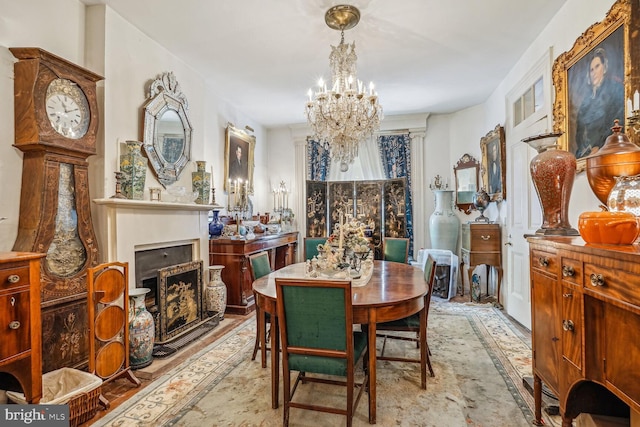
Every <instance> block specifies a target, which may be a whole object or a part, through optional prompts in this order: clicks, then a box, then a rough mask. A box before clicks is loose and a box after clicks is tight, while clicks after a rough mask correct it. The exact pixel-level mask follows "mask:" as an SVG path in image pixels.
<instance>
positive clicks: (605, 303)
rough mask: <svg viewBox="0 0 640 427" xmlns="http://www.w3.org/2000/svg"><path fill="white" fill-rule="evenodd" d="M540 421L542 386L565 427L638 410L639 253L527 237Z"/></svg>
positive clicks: (624, 248) (576, 239) (628, 248)
mask: <svg viewBox="0 0 640 427" xmlns="http://www.w3.org/2000/svg"><path fill="white" fill-rule="evenodd" d="M528 241H529V246H530V252H529V253H530V261H531V299H532V303H531V308H532V319H531V320H532V342H533V374H534V400H535V418H536V420H537V421H538V422H541V420H542V418H541V404H542V395H541V393H542V382H544V383H545V384H546V385H547V386H548V387H549V388H550V389H551V390H552V391H553V392H554V393H555V394H556V395H557V396H558V399H559V401H560V412H561V414H562V416H563V424H562V425H563V427H569V426H571V422H572V420H573V418H575V417H576V416H577V415H579V414H580V413H581V412H585V413H592V414H606V415H616V416H621V415H626V414H628V412H629V407H631V408H632V409H634V410H635V411H638V410H640V369H638V363H640V247H639V246H638V245H629V246H613V245H595V244H585V243H584V241H583V240H582V239H581V238H580V237H546V238H543V237H529V238H528Z"/></svg>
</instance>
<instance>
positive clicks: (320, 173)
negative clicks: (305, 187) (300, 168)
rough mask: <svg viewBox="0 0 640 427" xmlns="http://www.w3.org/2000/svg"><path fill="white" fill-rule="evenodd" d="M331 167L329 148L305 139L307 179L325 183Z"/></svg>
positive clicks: (321, 143)
mask: <svg viewBox="0 0 640 427" xmlns="http://www.w3.org/2000/svg"><path fill="white" fill-rule="evenodd" d="M330 167H331V156H330V152H329V146H328V145H327V144H326V143H323V142H318V141H314V140H313V139H310V138H307V179H308V180H311V181H326V180H327V177H328V176H329V168H330Z"/></svg>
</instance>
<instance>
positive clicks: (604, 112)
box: [567, 26, 625, 159]
mask: <svg viewBox="0 0 640 427" xmlns="http://www.w3.org/2000/svg"><path fill="white" fill-rule="evenodd" d="M623 36H624V32H623V27H622V26H620V27H619V28H618V29H617V30H615V31H614V32H613V33H611V34H610V35H609V36H608V37H607V38H606V39H604V40H603V41H602V42H600V43H599V44H598V45H596V46H595V47H594V48H593V49H591V50H590V51H589V52H588V53H587V54H586V55H584V57H582V58H581V59H580V60H579V61H577V62H576V63H575V64H574V65H573V66H571V68H569V69H568V72H567V75H568V78H567V80H568V98H569V99H568V106H569V129H568V141H569V151H571V152H572V153H574V154H575V156H576V158H577V159H580V158H583V157H586V156H589V155H591V154H595V153H596V152H597V151H598V150H599V149H600V148H601V147H602V146H603V145H604V142H605V140H606V139H607V137H608V136H609V135H611V127H612V126H613V121H614V120H615V119H618V120H620V124H621V125H624V121H625V111H624V106H625V98H624V40H623Z"/></svg>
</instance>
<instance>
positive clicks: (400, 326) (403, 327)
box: [376, 254, 436, 388]
mask: <svg viewBox="0 0 640 427" xmlns="http://www.w3.org/2000/svg"><path fill="white" fill-rule="evenodd" d="M435 275H436V260H435V259H434V258H433V257H432V256H431V255H430V254H429V255H427V259H426V262H425V265H424V280H425V282H426V283H427V288H428V292H427V294H426V295H425V302H424V304H425V309H424V316H425V329H426V326H427V325H428V322H427V320H428V318H429V317H428V316H429V306H430V304H431V292H432V291H433V284H434V282H435ZM421 315H422V311H419V312H418V313H415V314H412V315H411V316H408V317H405V318H403V319H399V320H394V321H391V322H384V323H377V324H376V330H377V331H388V332H392V331H396V332H416V337H415V338H414V337H411V336H405V335H396V334H378V336H381V337H384V342H383V344H382V350H381V352H380V355H379V356H378V357H377V359H378V360H390V361H400V362H416V363H420V374H421V385H422V388H426V387H427V374H426V372H427V367H428V368H429V375H431V376H432V377H433V376H434V373H433V367H432V366H431V358H430V351H429V344H428V341H427V335H426V330H425V340H424V342H420V316H421ZM388 338H392V339H400V340H409V341H415V342H416V344H417V346H418V348H419V349H420V358H419V359H411V358H406V357H393V356H385V354H384V351H385V348H386V344H387V339H388Z"/></svg>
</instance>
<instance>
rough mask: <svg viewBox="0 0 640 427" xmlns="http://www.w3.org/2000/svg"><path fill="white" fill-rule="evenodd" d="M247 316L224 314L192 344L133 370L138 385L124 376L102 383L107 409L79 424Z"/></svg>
mask: <svg viewBox="0 0 640 427" xmlns="http://www.w3.org/2000/svg"><path fill="white" fill-rule="evenodd" d="M247 318H248V317H247V316H241V315H234V314H226V315H225V317H224V320H222V321H221V322H220V324H219V325H218V326H217V327H216V328H215V329H214V330H212V331H211V332H209V333H208V334H206V335H203V336H202V337H200V338H199V339H197V340H196V341H194V342H193V343H192V344H190V345H188V346H187V347H185V348H183V349H181V350H180V351H178V352H177V353H176V354H175V355H173V356H171V357H167V358H164V359H154V361H153V363H152V364H151V365H149V366H147V367H146V368H142V369H140V370H136V371H133V373H134V375H135V376H136V377H137V378H138V379H139V380H140V381H141V383H142V384H141V385H140V387H135V386H134V385H133V384H132V383H131V382H129V381H128V380H127V379H125V378H121V379H117V380H115V381H111V382H109V383H106V384H103V385H102V395H103V396H104V397H105V398H106V399H107V400H108V401H109V403H110V407H109V409H108V410H106V411H105V410H102V408H100V409H99V410H98V413H97V414H96V416H95V417H94V418H93V419H91V420H90V421H88V422H86V423H84V424H81V425H82V426H90V425H91V424H93V423H95V422H96V421H97V420H99V419H100V418H102V417H104V416H105V415H106V414H108V413H109V411H111V410H113V409H114V408H116V407H117V406H118V405H121V404H122V403H124V402H126V401H127V400H128V399H129V398H131V396H133V395H134V394H136V393H138V392H140V390H142V389H143V388H144V387H146V386H147V385H149V384H150V383H151V382H152V381H153V380H154V379H156V378H158V377H159V376H161V375H163V374H164V373H166V372H167V371H168V370H170V369H172V368H174V367H176V366H178V365H179V364H181V363H182V362H183V361H184V360H186V359H187V358H188V357H189V356H191V355H192V354H194V353H196V352H198V351H200V350H201V349H202V348H203V347H206V346H207V345H209V344H211V343H212V342H214V341H215V340H216V339H218V338H219V337H220V336H222V335H224V334H225V333H227V332H228V331H229V330H231V329H233V328H234V327H236V326H237V325H238V324H239V323H241V322H243V321H245V320H247Z"/></svg>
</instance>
